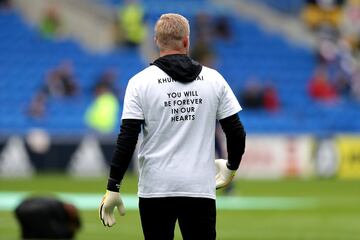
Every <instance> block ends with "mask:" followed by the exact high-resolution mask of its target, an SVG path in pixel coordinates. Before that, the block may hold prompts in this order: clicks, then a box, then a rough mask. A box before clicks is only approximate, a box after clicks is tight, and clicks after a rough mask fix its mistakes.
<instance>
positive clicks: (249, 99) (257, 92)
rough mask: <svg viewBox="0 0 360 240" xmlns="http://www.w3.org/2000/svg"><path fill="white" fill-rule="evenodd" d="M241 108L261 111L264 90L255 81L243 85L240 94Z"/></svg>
mask: <svg viewBox="0 0 360 240" xmlns="http://www.w3.org/2000/svg"><path fill="white" fill-rule="evenodd" d="M239 102H240V104H241V106H243V107H244V108H248V109H262V108H263V107H264V88H263V86H262V85H261V84H260V82H258V81H257V80H256V79H252V80H250V81H248V82H247V83H246V84H245V87H244V89H243V90H242V91H241V92H240V100H239Z"/></svg>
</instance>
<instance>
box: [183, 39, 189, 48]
mask: <svg viewBox="0 0 360 240" xmlns="http://www.w3.org/2000/svg"><path fill="white" fill-rule="evenodd" d="M182 43H183V47H184V48H186V49H189V47H190V38H189V36H186V37H184V38H183V40H182Z"/></svg>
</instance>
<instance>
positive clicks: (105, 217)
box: [99, 190, 125, 227]
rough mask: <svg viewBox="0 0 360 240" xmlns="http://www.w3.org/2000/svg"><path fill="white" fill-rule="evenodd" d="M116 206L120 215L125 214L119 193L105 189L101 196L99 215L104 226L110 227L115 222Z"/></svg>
mask: <svg viewBox="0 0 360 240" xmlns="http://www.w3.org/2000/svg"><path fill="white" fill-rule="evenodd" d="M115 207H117V210H118V211H119V213H120V215H121V216H124V215H125V207H124V203H123V201H122V199H121V197H120V193H118V192H112V191H109V190H107V191H106V193H105V195H104V197H103V198H102V201H101V204H100V208H99V215H100V219H101V221H102V223H103V224H104V226H108V227H111V226H113V225H114V224H115V216H114V208H115Z"/></svg>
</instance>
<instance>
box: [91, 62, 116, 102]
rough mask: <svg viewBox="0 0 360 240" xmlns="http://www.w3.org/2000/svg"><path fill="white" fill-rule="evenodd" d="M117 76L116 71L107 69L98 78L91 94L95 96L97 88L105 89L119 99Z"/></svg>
mask: <svg viewBox="0 0 360 240" xmlns="http://www.w3.org/2000/svg"><path fill="white" fill-rule="evenodd" d="M116 79H117V74H116V70H115V69H112V68H109V69H107V70H105V71H104V72H103V73H102V74H101V75H100V76H99V77H98V80H97V82H96V84H95V86H94V88H93V93H94V94H95V95H96V91H97V89H98V88H99V87H101V86H103V87H106V88H107V90H108V91H109V92H111V93H112V94H113V95H114V96H116V97H117V98H120V94H121V92H120V89H119V88H118V87H117V86H116Z"/></svg>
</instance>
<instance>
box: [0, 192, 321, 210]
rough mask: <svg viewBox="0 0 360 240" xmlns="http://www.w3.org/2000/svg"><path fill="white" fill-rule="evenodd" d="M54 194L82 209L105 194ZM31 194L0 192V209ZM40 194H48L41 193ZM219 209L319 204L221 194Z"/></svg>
mask: <svg viewBox="0 0 360 240" xmlns="http://www.w3.org/2000/svg"><path fill="white" fill-rule="evenodd" d="M51 195H52V196H55V197H58V198H59V199H62V200H64V201H67V202H70V203H72V204H74V205H75V206H76V207H78V208H79V209H81V210H94V209H97V208H98V206H99V204H100V201H101V198H102V196H103V194H96V193H63V192H60V193H53V194H51ZM29 196H36V194H35V195H34V194H31V193H28V192H0V210H14V209H15V208H16V207H17V206H18V205H19V204H20V203H21V201H22V200H23V199H24V198H26V197H29ZM39 196H48V195H44V194H41V195H39ZM122 198H123V200H124V203H125V207H126V209H127V210H135V209H137V208H138V197H137V196H136V195H133V194H122ZM216 205H217V209H221V210H289V209H305V208H314V207H316V206H317V205H318V203H317V201H316V200H315V199H313V198H295V197H241V196H240V197H233V196H219V197H217V201H216Z"/></svg>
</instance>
